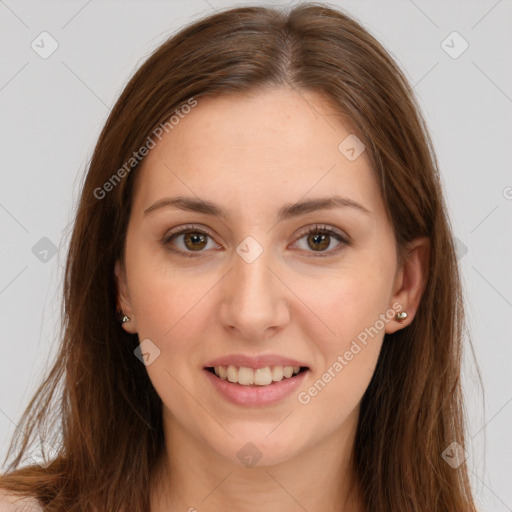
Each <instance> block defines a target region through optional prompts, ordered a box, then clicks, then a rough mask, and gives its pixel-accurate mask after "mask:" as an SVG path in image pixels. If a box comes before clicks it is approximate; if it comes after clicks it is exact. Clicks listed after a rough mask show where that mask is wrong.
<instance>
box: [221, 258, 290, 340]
mask: <svg viewBox="0 0 512 512" xmlns="http://www.w3.org/2000/svg"><path fill="white" fill-rule="evenodd" d="M275 267H276V265H275V260H273V259H272V257H271V254H270V251H268V250H264V251H263V253H262V254H261V255H260V256H259V257H258V258H257V259H256V260H255V261H252V262H248V261H246V260H244V258H242V257H241V256H239V255H238V254H237V253H234V255H233V266H232V268H231V270H230V271H229V272H228V274H227V275H226V277H225V278H224V279H223V280H222V281H223V283H222V286H223V288H222V299H221V300H222V303H221V307H220V312H219V315H220V320H221V322H222V325H223V327H224V328H225V329H226V330H227V331H229V334H230V335H231V336H232V337H236V338H237V339H245V340H251V341H262V340H265V339H267V338H269V337H270V336H273V335H275V334H276V333H277V332H279V331H281V330H282V329H283V328H284V327H285V326H286V325H287V323H288V322H289V320H290V312H289V296H290V293H291V292H290V291H289V290H288V288H287V287H286V286H285V284H284V283H283V282H282V280H281V279H280V278H279V272H278V269H276V268H275Z"/></svg>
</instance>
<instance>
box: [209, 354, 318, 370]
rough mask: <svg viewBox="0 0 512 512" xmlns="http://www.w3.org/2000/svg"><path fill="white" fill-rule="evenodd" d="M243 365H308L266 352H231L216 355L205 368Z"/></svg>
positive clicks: (254, 366)
mask: <svg viewBox="0 0 512 512" xmlns="http://www.w3.org/2000/svg"><path fill="white" fill-rule="evenodd" d="M229 365H233V366H238V367H240V366H243V367H245V368H265V367H266V366H301V367H302V366H303V367H307V366H308V365H307V364H306V363H304V362H301V361H298V360H297V359H291V358H289V357H285V356H278V355H275V354H266V355H259V356H250V355H245V354H231V355H229V356H224V357H218V358H216V359H212V360H211V361H209V362H208V363H206V364H205V368H213V367H214V366H229Z"/></svg>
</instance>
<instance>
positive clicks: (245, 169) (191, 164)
mask: <svg viewBox="0 0 512 512" xmlns="http://www.w3.org/2000/svg"><path fill="white" fill-rule="evenodd" d="M197 101H198V104H197V106H195V107H194V108H193V109H191V111H190V113H188V114H186V115H185V116H184V117H183V118H181V119H180V121H179V123H178V124H177V125H175V126H174V127H173V128H172V130H171V131H170V132H169V133H168V134H165V135H164V136H163V138H162V140H161V141H157V145H156V147H155V148H154V149H152V150H151V151H150V152H149V154H148V155H147V156H146V157H145V160H144V162H143V165H142V167H141V168H139V169H137V171H136V172H137V173H140V176H139V177H138V178H137V186H136V193H135V196H136V197H135V201H134V202H135V203H138V204H139V206H140V207H147V206H149V203H150V202H152V201H153V202H154V201H156V200H157V199H160V198H161V197H163V196H164V195H166V193H168V194H175V193H179V194H180V195H185V194H186V195H191V196H194V195H195V196H199V197H201V198H205V199H206V198H215V197H221V199H220V200H221V201H222V202H230V203H232V204H236V203H238V204H239V206H240V208H243V207H244V205H245V206H246V207H249V206H250V205H252V204H254V202H258V203H261V202H262V201H266V202H267V203H268V207H269V208H270V207H272V205H275V206H277V205H276V202H279V203H283V202H290V201H297V200H299V199H300V198H301V197H303V196H304V195H306V194H311V195H316V196H318V195H322V194H325V193H330V194H332V193H338V194H340V195H344V196H350V198H351V199H353V200H355V201H358V202H362V203H367V204H368V203H372V202H373V203H374V202H375V201H377V202H378V200H379V197H378V191H377V186H376V183H375V180H374V178H373V175H372V172H371V169H370V166H369V164H368V160H367V157H366V154H365V152H363V153H362V154H361V156H360V157H359V158H357V159H356V160H354V161H350V160H349V159H347V157H346V156H345V155H344V154H343V152H341V151H340V149H339V146H340V143H341V142H342V141H344V140H345V139H346V138H347V137H348V136H350V135H351V130H350V126H349V125H348V124H347V123H343V122H342V121H341V116H340V114H339V113H337V112H336V111H335V110H334V109H333V108H332V106H331V104H330V103H329V102H328V100H326V99H325V98H324V97H323V96H322V95H320V94H318V93H314V92H311V91H300V92H297V91H295V90H293V89H289V88H278V89H269V90H265V91H260V92H259V93H257V94H251V95H247V94H245V95H225V96H220V97H208V98H198V99H197ZM284 196H286V197H284ZM373 206H374V207H375V205H373Z"/></svg>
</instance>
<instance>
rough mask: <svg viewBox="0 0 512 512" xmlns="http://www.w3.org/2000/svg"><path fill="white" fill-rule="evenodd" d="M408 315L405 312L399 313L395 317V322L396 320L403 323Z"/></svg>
mask: <svg viewBox="0 0 512 512" xmlns="http://www.w3.org/2000/svg"><path fill="white" fill-rule="evenodd" d="M408 316H409V315H408V314H407V313H406V312H405V311H399V312H398V313H397V314H396V315H395V320H398V321H399V322H403V321H404V320H405V319H406V318H407V317H408Z"/></svg>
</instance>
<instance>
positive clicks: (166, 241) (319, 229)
mask: <svg viewBox="0 0 512 512" xmlns="http://www.w3.org/2000/svg"><path fill="white" fill-rule="evenodd" d="M185 233H195V234H196V233H197V234H201V235H206V236H208V237H210V238H211V239H212V240H213V236H212V235H211V233H209V232H208V231H206V230H204V229H202V228H198V227H197V226H194V225H193V224H191V225H187V226H182V227H180V228H177V229H176V230H175V231H171V232H168V233H166V234H165V235H164V237H163V238H162V240H161V243H162V245H164V247H165V248H166V249H167V250H169V251H171V252H173V253H177V254H179V255H181V256H184V257H189V258H196V257H200V256H201V253H202V252H205V251H204V250H203V251H196V252H194V251H182V250H176V249H172V248H171V247H170V242H171V241H172V240H173V239H174V238H176V237H177V236H179V235H182V234H185ZM313 234H323V235H329V236H331V237H333V238H335V239H336V240H338V242H341V244H342V245H341V246H340V247H337V248H336V249H331V250H329V251H319V252H317V253H316V254H315V251H306V252H311V253H312V256H313V257H314V258H325V257H328V256H332V255H333V254H337V253H338V252H339V251H340V250H341V249H343V247H344V246H347V245H350V242H349V240H348V239H347V238H345V237H344V236H342V235H341V234H340V233H338V231H335V230H334V229H333V228H331V227H329V226H326V225H319V224H316V225H315V226H311V227H309V228H308V229H306V230H305V231H302V232H301V233H300V235H299V236H298V237H297V238H296V240H295V242H297V241H298V240H300V239H301V238H304V237H305V236H307V235H313ZM295 242H294V243H295Z"/></svg>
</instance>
